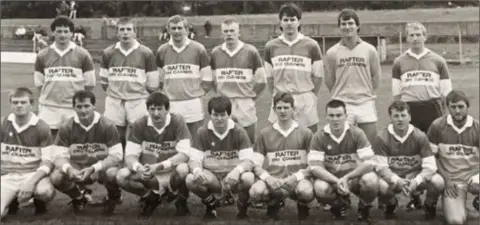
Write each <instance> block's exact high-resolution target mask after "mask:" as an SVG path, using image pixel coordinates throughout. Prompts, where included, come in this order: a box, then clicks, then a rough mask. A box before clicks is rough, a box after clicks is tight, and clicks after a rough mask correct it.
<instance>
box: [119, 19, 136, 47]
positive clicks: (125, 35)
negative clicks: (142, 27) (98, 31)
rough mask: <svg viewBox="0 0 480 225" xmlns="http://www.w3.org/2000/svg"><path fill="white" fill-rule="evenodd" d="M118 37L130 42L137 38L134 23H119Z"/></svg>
mask: <svg viewBox="0 0 480 225" xmlns="http://www.w3.org/2000/svg"><path fill="white" fill-rule="evenodd" d="M117 29H118V33H117V35H118V38H119V39H120V41H121V42H126V43H128V42H130V41H132V40H134V39H135V37H136V33H135V29H134V27H133V24H132V23H126V24H119V25H118V28H117Z"/></svg>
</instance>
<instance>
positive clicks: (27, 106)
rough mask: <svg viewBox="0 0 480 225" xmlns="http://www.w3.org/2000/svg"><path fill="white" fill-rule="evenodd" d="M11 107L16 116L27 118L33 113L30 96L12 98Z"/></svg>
mask: <svg viewBox="0 0 480 225" xmlns="http://www.w3.org/2000/svg"><path fill="white" fill-rule="evenodd" d="M10 107H11V110H12V112H13V114H15V116H25V115H28V114H29V113H30V112H31V111H32V104H31V103H30V97H28V96H22V97H12V98H11V99H10Z"/></svg>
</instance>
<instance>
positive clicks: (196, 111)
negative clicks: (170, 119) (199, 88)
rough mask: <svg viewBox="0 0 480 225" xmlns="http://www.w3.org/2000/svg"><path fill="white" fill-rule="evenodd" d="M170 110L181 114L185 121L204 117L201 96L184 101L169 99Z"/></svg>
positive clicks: (188, 121) (190, 121)
mask: <svg viewBox="0 0 480 225" xmlns="http://www.w3.org/2000/svg"><path fill="white" fill-rule="evenodd" d="M170 112H172V113H176V114H178V115H181V116H183V118H184V119H185V122H186V123H194V122H197V121H200V120H203V119H205V113H204V112H203V104H202V98H200V97H199V98H194V99H190V100H184V101H170Z"/></svg>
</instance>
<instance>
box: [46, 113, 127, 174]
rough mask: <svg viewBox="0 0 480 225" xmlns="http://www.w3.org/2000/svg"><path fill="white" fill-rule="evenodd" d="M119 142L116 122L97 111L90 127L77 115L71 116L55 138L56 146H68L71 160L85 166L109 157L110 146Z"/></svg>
mask: <svg viewBox="0 0 480 225" xmlns="http://www.w3.org/2000/svg"><path fill="white" fill-rule="evenodd" d="M119 143H120V136H119V134H118V131H117V127H116V126H115V124H114V123H113V122H112V121H110V120H109V119H107V118H105V117H103V116H101V115H100V114H99V113H97V112H95V117H94V120H93V123H92V125H91V126H90V127H84V126H83V125H82V124H80V122H79V119H78V117H77V116H74V117H72V118H70V119H69V120H67V122H66V123H65V124H64V125H63V126H62V127H61V128H60V129H59V131H58V134H57V138H56V139H55V145H56V146H60V147H65V148H68V154H69V156H70V161H71V162H72V163H75V164H77V165H79V166H81V167H83V168H84V167H88V166H91V165H93V164H95V163H97V162H98V161H100V160H103V159H105V158H107V156H108V154H109V151H108V150H109V148H111V147H112V146H114V145H117V144H119Z"/></svg>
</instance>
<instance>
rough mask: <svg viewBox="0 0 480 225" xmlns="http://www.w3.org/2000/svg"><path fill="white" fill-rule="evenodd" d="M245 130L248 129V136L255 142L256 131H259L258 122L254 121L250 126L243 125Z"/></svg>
mask: <svg viewBox="0 0 480 225" xmlns="http://www.w3.org/2000/svg"><path fill="white" fill-rule="evenodd" d="M243 129H245V131H247V134H248V138H249V139H250V142H252V144H253V143H255V137H256V131H257V123H254V124H252V125H250V126H247V127H243Z"/></svg>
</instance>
